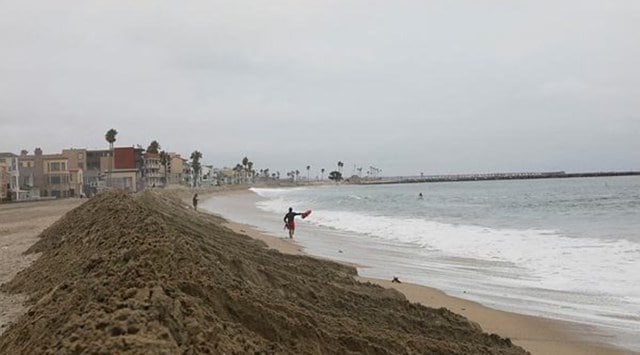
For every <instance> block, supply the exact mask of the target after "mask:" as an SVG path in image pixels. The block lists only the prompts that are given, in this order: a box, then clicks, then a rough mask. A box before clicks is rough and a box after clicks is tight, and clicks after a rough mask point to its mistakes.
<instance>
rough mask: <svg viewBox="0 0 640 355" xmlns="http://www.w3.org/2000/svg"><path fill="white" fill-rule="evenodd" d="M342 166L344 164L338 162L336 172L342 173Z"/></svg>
mask: <svg viewBox="0 0 640 355" xmlns="http://www.w3.org/2000/svg"><path fill="white" fill-rule="evenodd" d="M343 166H344V163H343V162H341V161H338V171H339V172H342V167H343Z"/></svg>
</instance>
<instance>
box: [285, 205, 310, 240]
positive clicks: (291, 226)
mask: <svg viewBox="0 0 640 355" xmlns="http://www.w3.org/2000/svg"><path fill="white" fill-rule="evenodd" d="M310 214H311V211H310V210H309V211H305V212H304V213H298V212H293V208H291V207H289V212H288V213H287V214H285V215H284V227H285V228H286V229H288V230H289V239H293V233H294V232H295V230H296V223H295V221H294V219H295V217H296V216H302V218H306V217H307V216H308V215H310Z"/></svg>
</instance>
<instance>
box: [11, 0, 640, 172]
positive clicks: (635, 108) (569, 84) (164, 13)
mask: <svg viewBox="0 0 640 355" xmlns="http://www.w3.org/2000/svg"><path fill="white" fill-rule="evenodd" d="M638 6H639V5H637V4H635V3H631V2H624V1H610V2H607V3H606V4H605V3H602V2H599V1H586V2H585V1H568V2H564V3H562V4H554V5H553V6H552V5H550V4H545V3H535V2H527V3H518V4H509V5H505V4H503V3H499V2H485V3H482V4H479V3H475V2H471V1H463V2H461V3H459V4H445V3H442V4H440V3H422V2H417V1H404V2H401V3H394V4H390V3H385V2H372V3H369V2H368V3H366V4H365V3H362V2H358V1H347V2H331V1H330V2H323V3H315V2H288V1H276V2H270V3H269V4H252V5H248V4H246V3H242V2H238V3H231V2H202V1H196V2H195V3H192V4H191V5H190V6H177V5H171V4H168V3H165V4H154V5H151V4H150V3H146V2H143V3H137V4H131V3H128V2H120V1H115V2H109V3H103V4H92V3H86V4H77V3H76V2H70V1H62V2H56V3H48V2H36V3H24V2H18V1H10V2H8V3H6V4H5V5H4V6H3V13H4V15H3V21H2V28H3V31H1V32H0V45H1V46H2V48H3V56H2V58H0V76H1V77H2V78H3V80H2V82H0V131H1V132H2V139H0V151H13V152H19V151H20V150H22V149H27V150H29V151H30V152H32V151H33V149H35V148H36V147H40V148H42V149H43V150H44V151H47V152H56V151H61V150H62V149H67V148H70V147H83V148H88V149H101V148H103V147H106V143H105V142H104V139H103V134H104V131H106V130H107V129H109V128H111V127H115V128H116V129H118V130H119V131H120V135H119V138H118V144H119V145H121V146H134V145H136V144H141V145H143V146H144V145H145V144H148V141H150V140H154V139H155V140H158V141H159V142H160V143H161V144H162V145H163V146H164V147H166V149H168V150H170V151H176V152H182V153H183V154H187V153H189V152H191V151H193V150H195V149H198V150H199V151H201V152H202V153H203V155H204V156H205V160H208V161H210V162H211V163H212V164H216V165H222V166H224V165H226V164H230V163H233V162H235V161H236V160H237V159H238V157H239V156H240V157H242V156H250V157H252V158H253V159H254V160H255V161H256V162H260V164H263V165H264V166H265V167H269V168H270V169H272V170H280V171H286V170H288V169H291V168H295V167H298V168H299V167H302V168H304V167H306V166H307V165H311V166H312V167H313V168H314V169H315V168H320V167H323V168H325V169H330V168H332V167H333V166H335V164H336V162H337V161H343V162H345V169H346V170H347V171H348V172H351V171H352V170H353V167H354V165H355V166H356V167H359V166H364V167H365V168H366V167H368V166H369V165H373V166H377V167H380V168H381V169H382V170H383V171H384V174H387V175H418V174H420V173H425V174H448V173H468V172H478V173H481V172H508V171H516V172H518V171H558V170H565V171H568V172H583V171H612V170H618V171H620V170H638V169H639V168H640V161H639V159H638V155H637V152H638V151H640V140H638V139H637V137H638V136H639V135H640V119H639V118H638V114H639V113H640V103H639V101H638V100H637V97H638V95H639V93H638V87H640V71H638V69H637V66H636V65H635V63H637V62H638V61H640V50H639V49H638V47H637V46H635V44H634V43H633V42H632V41H630V38H632V36H630V35H629V34H631V33H635V32H637V31H638V30H640V25H639V24H640V15H639V14H640V11H638V10H639V9H638ZM365 14H366V15H365Z"/></svg>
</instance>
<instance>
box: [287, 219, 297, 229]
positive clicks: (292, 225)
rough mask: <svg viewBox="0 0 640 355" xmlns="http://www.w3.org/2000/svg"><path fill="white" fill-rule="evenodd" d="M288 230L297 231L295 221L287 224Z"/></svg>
mask: <svg viewBox="0 0 640 355" xmlns="http://www.w3.org/2000/svg"><path fill="white" fill-rule="evenodd" d="M287 229H291V230H294V229H296V224H295V223H294V222H293V221H290V222H287Z"/></svg>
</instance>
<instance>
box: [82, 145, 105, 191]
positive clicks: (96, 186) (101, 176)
mask: <svg viewBox="0 0 640 355" xmlns="http://www.w3.org/2000/svg"><path fill="white" fill-rule="evenodd" d="M85 164H86V166H87V168H86V170H84V186H85V193H86V194H87V196H93V195H94V194H96V193H98V192H100V191H104V190H105V189H106V188H107V177H106V171H107V170H109V168H110V166H111V152H110V151H109V150H108V149H97V150H87V151H86V163H85Z"/></svg>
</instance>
